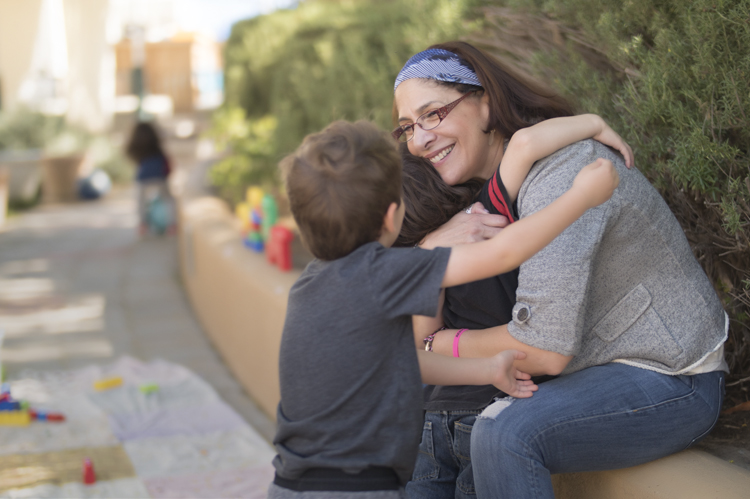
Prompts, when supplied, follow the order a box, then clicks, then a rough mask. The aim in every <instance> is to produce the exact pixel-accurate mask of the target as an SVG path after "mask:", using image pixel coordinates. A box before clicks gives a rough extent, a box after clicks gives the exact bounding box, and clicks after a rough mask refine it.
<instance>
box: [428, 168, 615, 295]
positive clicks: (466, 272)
mask: <svg viewBox="0 0 750 499" xmlns="http://www.w3.org/2000/svg"><path fill="white" fill-rule="evenodd" d="M618 182H619V176H618V175H617V171H616V170H615V168H614V166H612V163H611V162H610V161H608V160H605V159H601V158H600V159H598V160H596V161H595V162H594V163H591V164H590V165H587V166H585V167H584V168H583V169H582V170H581V172H580V173H579V174H578V175H577V176H576V178H575V180H574V181H573V187H571V188H570V189H569V190H568V191H567V192H565V193H564V194H563V195H562V196H560V197H559V198H557V199H556V200H555V201H553V202H552V203H551V204H550V205H549V206H547V207H545V208H543V209H542V210H540V211H538V212H536V213H534V214H533V215H530V216H528V217H525V218H523V219H521V220H519V221H518V222H516V223H514V224H511V225H510V226H508V227H506V228H505V229H504V230H503V231H502V232H501V233H500V234H498V235H496V236H494V237H493V238H492V239H489V240H487V241H482V242H479V243H474V244H469V245H463V246H456V247H454V248H453V249H452V250H451V255H450V258H449V259H448V266H447V268H446V270H445V275H444V276H443V282H442V287H450V286H456V285H458V284H465V283H467V282H473V281H478V280H480V279H486V278H488V277H492V276H495V275H498V274H503V273H505V272H508V271H510V270H513V269H515V268H517V267H519V266H520V265H521V264H522V263H523V262H525V261H526V260H528V259H529V258H531V257H532V256H534V255H535V254H536V253H537V252H539V251H540V250H541V249H542V248H544V247H545V246H546V245H548V244H549V243H550V242H552V240H553V239H554V238H555V237H557V236H558V235H559V234H560V233H562V231H564V230H565V229H566V228H567V227H568V226H569V225H571V224H572V223H573V222H575V221H576V219H578V217H580V216H581V215H583V213H584V212H585V211H586V210H587V209H589V208H593V207H594V206H597V205H600V204H602V203H603V202H605V201H606V200H607V199H609V198H610V197H611V196H612V192H613V191H614V189H615V188H616V187H617V184H618Z"/></svg>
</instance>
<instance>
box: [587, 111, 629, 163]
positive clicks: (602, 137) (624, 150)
mask: <svg viewBox="0 0 750 499" xmlns="http://www.w3.org/2000/svg"><path fill="white" fill-rule="evenodd" d="M597 117H598V116H597ZM598 118H599V126H600V127H601V132H599V133H597V134H596V135H594V136H593V137H592V138H593V139H594V140H596V141H599V142H601V143H602V144H604V145H605V146H609V147H611V148H613V149H617V150H618V151H620V154H622V157H623V158H624V159H625V166H627V167H628V168H630V167H631V166H632V165H633V150H632V149H631V148H630V146H629V145H628V144H627V143H626V142H625V141H624V140H622V137H620V136H619V135H618V134H617V132H615V131H614V130H612V129H611V128H610V127H609V125H607V124H606V123H605V122H604V120H603V119H602V118H600V117H598Z"/></svg>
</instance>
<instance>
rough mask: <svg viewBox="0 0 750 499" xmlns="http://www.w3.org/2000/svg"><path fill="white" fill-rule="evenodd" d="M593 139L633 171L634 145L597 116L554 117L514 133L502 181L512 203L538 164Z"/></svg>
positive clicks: (503, 166)
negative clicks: (544, 159) (567, 148)
mask: <svg viewBox="0 0 750 499" xmlns="http://www.w3.org/2000/svg"><path fill="white" fill-rule="evenodd" d="M590 138H593V139H594V140H598V141H599V142H601V143H602V144H604V145H607V146H610V147H613V148H615V149H617V150H618V151H620V153H621V154H622V156H623V158H625V166H627V167H628V168H630V165H631V164H632V162H633V151H632V150H631V149H630V146H629V145H627V144H626V143H625V141H624V140H622V138H621V137H620V136H619V135H617V133H616V132H615V131H614V130H612V129H611V128H610V127H609V125H607V124H606V123H605V122H604V120H603V119H602V118H601V117H599V116H597V115H595V114H582V115H579V116H569V117H565V118H551V119H548V120H544V121H542V122H540V123H537V124H536V125H533V126H530V127H528V128H522V129H521V130H518V131H517V132H516V133H514V134H513V136H512V137H511V138H510V142H509V143H508V147H507V148H506V150H505V153H504V154H503V159H502V160H501V161H500V178H501V180H502V181H503V185H505V189H506V190H507V191H508V196H509V197H510V199H509V200H508V201H509V202H510V203H512V202H513V201H515V200H516V198H517V197H518V191H519V190H520V189H521V184H522V183H523V181H524V179H525V178H526V175H527V174H528V173H529V170H530V169H531V166H532V165H533V164H534V163H535V162H536V161H539V160H540V159H542V158H545V157H547V156H549V155H550V154H552V153H553V152H555V151H557V150H558V149H562V148H563V147H565V146H569V145H570V144H572V143H574V142H578V141H579V140H584V139H590Z"/></svg>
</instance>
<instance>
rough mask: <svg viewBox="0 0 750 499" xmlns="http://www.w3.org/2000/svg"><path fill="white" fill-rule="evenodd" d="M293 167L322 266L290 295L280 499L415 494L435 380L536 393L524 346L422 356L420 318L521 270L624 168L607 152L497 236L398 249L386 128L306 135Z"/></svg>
mask: <svg viewBox="0 0 750 499" xmlns="http://www.w3.org/2000/svg"><path fill="white" fill-rule="evenodd" d="M282 167H283V169H284V171H285V175H286V189H287V193H288V195H289V201H290V205H291V209H292V214H293V215H294V218H295V221H296V222H297V225H298V226H299V229H300V233H301V235H302V240H303V243H304V244H305V246H306V247H307V248H308V250H310V252H311V253H312V254H313V255H314V256H315V257H316V260H314V261H313V262H311V263H310V264H309V265H308V267H307V268H306V269H305V271H304V272H303V274H302V275H301V276H300V278H299V279H298V281H297V282H296V283H295V284H294V286H293V287H292V289H291V291H290V294H289V303H288V307H287V315H286V321H285V324H284V331H283V335H282V340H281V351H280V359H279V368H280V383H281V402H280V403H279V407H278V413H277V420H278V426H277V432H276V437H275V438H274V444H275V445H276V448H277V451H278V455H277V457H276V458H275V459H274V466H275V467H276V478H275V479H274V483H273V484H271V486H270V488H269V498H272V499H280V498H298V499H301V498H307V497H332V498H334V497H342V498H344V497H347V498H348V497H361V498H362V499H365V498H373V499H374V498H383V499H385V498H390V497H393V498H396V497H403V494H404V492H403V486H404V484H405V483H406V482H407V481H408V480H409V479H410V477H411V471H412V468H413V465H414V461H415V458H416V454H417V447H418V444H419V438H420V434H421V429H422V409H421V402H422V396H421V389H422V380H424V382H427V383H432V384H442V385H448V384H461V385H465V384H477V385H484V384H488V383H491V384H493V385H495V386H497V387H498V388H499V389H501V390H503V391H505V392H506V393H509V394H510V395H512V396H515V397H518V398H525V397H530V396H531V395H532V392H533V391H534V390H536V385H534V384H533V383H532V382H531V381H529V376H528V375H527V374H525V373H522V372H519V371H518V370H517V369H516V368H515V367H514V361H515V360H520V359H523V358H524V354H523V353H522V352H516V351H505V352H501V353H499V354H498V355H496V356H494V357H490V358H483V359H465V358H452V357H447V356H441V355H436V354H434V353H430V352H426V351H424V350H422V351H419V352H417V351H416V350H415V348H414V339H413V332H412V315H422V316H435V315H437V312H438V307H439V296H440V290H441V288H443V287H447V286H455V285H458V284H462V283H466V282H470V281H474V280H478V279H483V278H486V277H490V276H493V275H497V274H499V273H502V272H505V271H508V270H510V269H513V268H516V267H517V266H519V265H520V264H521V263H522V262H523V261H525V260H526V259H528V258H530V257H531V256H532V255H534V254H535V253H536V252H537V251H539V250H540V249H542V248H543V247H544V246H545V245H547V244H549V242H551V241H552V240H553V239H554V238H555V237H556V236H557V235H558V234H560V233H561V232H562V231H563V230H564V229H565V228H566V227H568V226H569V225H570V224H571V223H573V222H574V221H575V220H576V219H577V218H578V217H579V216H581V215H582V214H583V213H584V212H585V211H586V210H587V209H588V208H591V207H594V206H597V205H599V204H601V203H603V202H604V201H606V200H607V199H609V197H610V196H611V195H612V192H613V191H614V189H615V187H616V186H617V183H618V177H617V173H616V172H615V170H614V168H613V167H612V165H611V163H609V162H608V161H605V160H598V161H597V162H595V163H592V164H591V165H588V166H587V167H585V168H584V169H583V170H582V171H581V172H580V173H579V175H578V176H577V177H576V180H575V182H574V184H573V187H572V188H571V189H570V190H569V191H568V192H567V193H565V194H563V195H562V196H561V197H560V198H558V199H557V200H556V201H555V202H554V203H552V204H551V205H550V206H549V207H547V208H545V209H543V210H541V211H539V212H538V213H536V214H534V215H532V216H529V217H527V218H525V219H523V220H521V221H519V222H516V223H514V224H512V225H511V226H509V227H508V228H507V229H505V230H504V231H503V232H501V233H500V234H499V235H497V236H496V237H494V238H492V239H490V240H487V241H484V242H480V243H475V244H472V245H466V246H459V247H455V248H437V249H435V250H432V251H427V250H422V249H419V248H390V246H391V245H392V244H393V242H394V241H395V240H396V237H397V236H398V234H399V231H400V228H401V223H402V220H403V216H404V204H403V202H402V200H401V159H400V156H399V153H398V150H397V147H396V142H395V141H394V140H392V139H391V138H390V137H389V136H388V134H386V133H384V132H381V131H379V130H378V129H377V128H376V127H375V126H374V125H372V124H370V123H367V122H357V123H347V122H336V123H334V124H332V125H330V126H329V127H328V128H327V129H326V130H324V131H323V132H320V133H317V134H312V135H309V136H308V137H306V138H305V140H304V142H303V143H302V145H301V146H300V147H299V148H298V150H297V151H296V152H295V153H294V154H292V155H291V156H289V157H287V158H286V159H285V160H284V161H283V163H282ZM454 353H455V354H456V357H458V352H454ZM315 491H317V494H316V493H315ZM308 492H309V493H308ZM323 493H324V494H323Z"/></svg>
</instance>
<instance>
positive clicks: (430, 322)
mask: <svg viewBox="0 0 750 499" xmlns="http://www.w3.org/2000/svg"><path fill="white" fill-rule="evenodd" d="M444 303H445V290H444V289H441V290H440V298H439V301H438V308H437V309H438V313H437V315H436V316H435V317H428V316H426V315H412V316H411V324H412V329H414V344H415V345H416V346H417V349H419V350H424V339H425V338H427V337H428V336H429V335H431V334H432V333H434V332H435V331H437V330H438V329H440V328H441V327H443V304H444Z"/></svg>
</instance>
